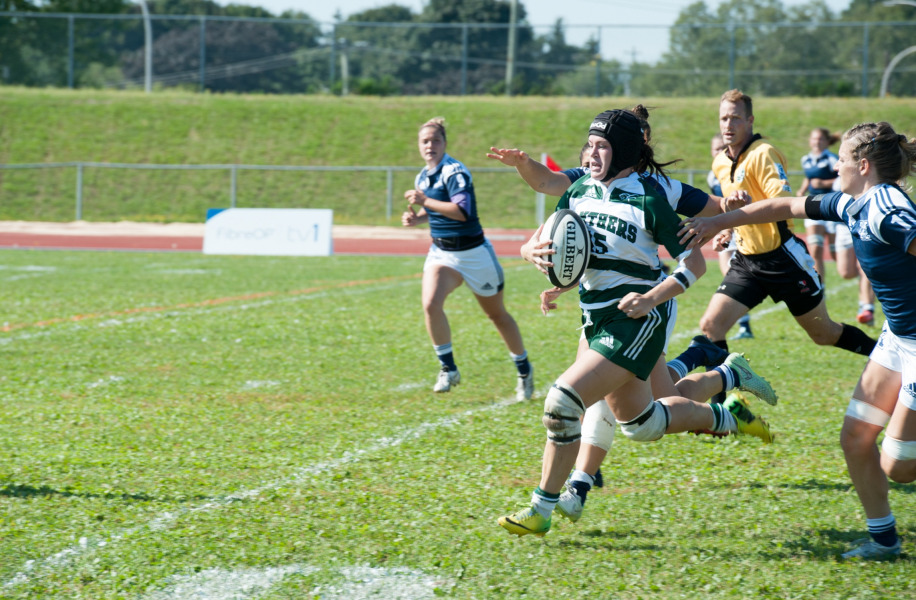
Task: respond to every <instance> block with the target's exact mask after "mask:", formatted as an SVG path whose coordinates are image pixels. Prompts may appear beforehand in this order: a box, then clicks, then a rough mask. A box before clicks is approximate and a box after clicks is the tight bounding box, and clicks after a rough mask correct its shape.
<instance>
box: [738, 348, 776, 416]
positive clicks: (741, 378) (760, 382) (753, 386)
mask: <svg viewBox="0 0 916 600" xmlns="http://www.w3.org/2000/svg"><path fill="white" fill-rule="evenodd" d="M725 366H726V367H729V368H730V369H731V370H732V371H734V372H735V373H736V374H737V375H738V382H737V383H738V385H737V388H738V389H739V390H743V391H745V392H750V393H751V394H754V395H755V396H757V397H758V398H760V399H761V400H763V401H764V402H766V403H767V404H769V405H770V406H776V402H777V401H778V400H779V397H778V396H777V395H776V392H775V391H774V390H773V387H772V386H771V385H770V382H769V381H767V380H766V379H764V378H763V377H761V376H760V375H758V374H757V373H754V370H753V369H751V365H750V364H749V363H748V362H747V359H746V358H745V357H744V355H743V354H738V353H737V352H732V353H731V354H729V355H728V358H726V359H725Z"/></svg>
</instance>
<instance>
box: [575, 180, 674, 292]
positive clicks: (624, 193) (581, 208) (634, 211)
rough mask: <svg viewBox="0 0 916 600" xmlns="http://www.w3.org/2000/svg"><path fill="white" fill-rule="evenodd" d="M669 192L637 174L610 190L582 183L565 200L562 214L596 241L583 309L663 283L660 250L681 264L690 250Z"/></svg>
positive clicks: (586, 277)
mask: <svg viewBox="0 0 916 600" xmlns="http://www.w3.org/2000/svg"><path fill="white" fill-rule="evenodd" d="M670 191H672V186H670V185H669V184H668V182H666V181H665V180H664V178H656V177H654V176H653V175H650V174H648V173H643V174H642V175H638V174H636V173H633V174H631V175H630V176H628V177H624V178H622V179H617V180H615V181H612V182H611V184H610V186H609V187H608V186H605V185H604V184H603V183H601V182H599V181H596V180H594V179H592V178H590V177H583V178H581V179H579V180H578V181H576V182H575V183H574V184H572V185H571V186H570V188H569V189H568V190H567V191H566V193H565V194H564V195H563V197H562V198H560V201H559V202H558V203H557V210H559V209H561V208H569V209H571V210H574V211H575V212H576V213H577V214H578V215H579V216H580V217H582V219H583V220H584V221H585V222H586V223H587V224H588V227H589V232H590V233H591V236H592V254H591V257H590V258H589V260H588V266H587V267H586V269H585V274H584V275H583V276H582V279H581V281H580V284H581V285H580V288H579V291H580V303H581V304H582V306H583V307H586V306H587V307H589V308H599V307H601V306H604V305H607V304H610V303H611V302H616V301H617V300H618V299H620V298H621V297H622V296H623V295H624V294H626V293H627V292H629V291H642V292H645V291H647V290H648V289H650V288H653V287H655V286H656V285H658V283H660V282H661V281H663V280H664V278H665V276H664V274H663V273H662V261H661V259H660V258H659V256H658V247H659V246H660V245H661V246H664V247H665V248H666V249H667V250H668V252H669V253H670V254H671V256H673V257H674V258H676V259H680V258H682V256H681V255H684V254H685V250H686V245H685V244H681V243H680V241H679V240H678V237H677V232H678V230H679V229H680V225H679V223H680V221H681V218H680V217H679V216H678V215H677V214H676V213H675V212H674V209H673V208H672V207H671V202H672V201H675V200H676V199H673V198H671V195H670ZM666 192H668V196H667V197H666V195H665V194H666ZM621 286H626V287H625V288H621Z"/></svg>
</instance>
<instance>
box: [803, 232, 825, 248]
mask: <svg viewBox="0 0 916 600" xmlns="http://www.w3.org/2000/svg"><path fill="white" fill-rule="evenodd" d="M806 240H807V242H808V245H809V246H818V247H821V248H822V247H823V246H824V236H822V235H821V234H819V233H812V234H811V235H809V236H808V237H807V238H806Z"/></svg>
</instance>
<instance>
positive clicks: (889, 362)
mask: <svg viewBox="0 0 916 600" xmlns="http://www.w3.org/2000/svg"><path fill="white" fill-rule="evenodd" d="M868 358H869V359H870V360H873V361H875V362H876V363H878V364H879V365H881V366H882V367H884V368H885V369H889V370H891V371H895V372H897V373H900V376H901V382H900V395H899V396H898V397H897V402H902V403H903V405H904V406H906V407H907V408H909V409H910V410H916V340H908V339H904V338H899V337H897V336H896V335H894V334H893V332H892V331H891V330H890V329H888V327H887V321H885V322H884V327H883V328H882V329H881V336H880V337H878V343H877V344H876V345H875V349H874V350H872V353H871V356H869V357H868Z"/></svg>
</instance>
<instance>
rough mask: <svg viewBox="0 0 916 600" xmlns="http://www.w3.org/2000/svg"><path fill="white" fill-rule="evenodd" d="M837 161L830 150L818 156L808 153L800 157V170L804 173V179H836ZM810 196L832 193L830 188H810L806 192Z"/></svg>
mask: <svg viewBox="0 0 916 600" xmlns="http://www.w3.org/2000/svg"><path fill="white" fill-rule="evenodd" d="M837 160H839V157H838V156H837V155H836V154H834V153H833V152H831V151H830V150H824V152H823V153H821V154H820V155H818V156H814V154H812V153H810V152H809V153H808V154H806V155H804V156H802V159H801V166H802V170H803V171H804V172H805V177H807V178H808V179H836V169H835V168H834V167H835V166H836V161H837ZM808 191H809V192H810V193H811V194H812V195H817V194H826V193H827V192H829V191H832V190H831V188H829V187H826V188H816V187H811V188H810V189H809V190H808Z"/></svg>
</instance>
